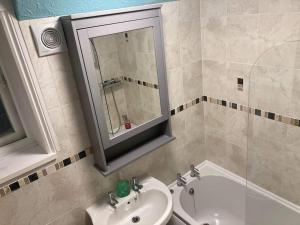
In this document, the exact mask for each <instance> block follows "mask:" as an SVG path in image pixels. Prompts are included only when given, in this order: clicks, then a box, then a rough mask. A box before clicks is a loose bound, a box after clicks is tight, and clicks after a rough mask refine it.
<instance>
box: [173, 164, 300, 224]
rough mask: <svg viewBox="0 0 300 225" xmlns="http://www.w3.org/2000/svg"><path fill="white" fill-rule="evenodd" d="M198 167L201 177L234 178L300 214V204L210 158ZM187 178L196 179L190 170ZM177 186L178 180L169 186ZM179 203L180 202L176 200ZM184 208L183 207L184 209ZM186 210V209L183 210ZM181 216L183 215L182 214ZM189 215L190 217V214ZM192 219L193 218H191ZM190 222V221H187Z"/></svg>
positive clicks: (189, 179)
mask: <svg viewBox="0 0 300 225" xmlns="http://www.w3.org/2000/svg"><path fill="white" fill-rule="evenodd" d="M196 168H197V169H198V170H199V171H200V177H203V176H222V177H226V178H228V179H230V180H233V181H235V182H237V183H239V184H241V185H243V186H246V185H247V188H249V189H251V190H253V191H256V192H258V193H260V194H262V195H263V196H265V197H267V198H269V199H272V200H274V201H275V202H277V203H279V204H281V205H283V206H285V207H287V208H289V209H291V210H293V211H295V212H296V213H299V214H300V206H298V205H296V204H294V203H292V202H290V201H288V200H286V199H284V198H282V197H279V196H278V195H276V194H274V193H272V192H270V191H267V190H266V189H264V188H262V187H260V186H258V185H256V184H254V183H252V182H250V181H246V179H244V178H242V177H240V176H238V175H236V174H234V173H232V172H230V171H228V170H226V169H224V168H223V167H220V166H218V165H217V164H215V163H213V162H211V161H208V160H205V161H204V162H202V163H200V164H199V165H197V166H196ZM183 176H184V177H185V178H186V179H187V182H188V183H189V182H191V181H192V180H194V179H195V178H192V177H191V176H190V172H187V173H185V174H184V175H183ZM175 187H177V184H176V181H174V182H172V183H171V184H170V185H169V188H170V189H174V188H175ZM176 203H177V204H178V203H179V202H176ZM174 205H175V202H174ZM182 210H183V209H182ZM183 211H184V210H183ZM184 214H186V215H188V214H187V213H186V212H185V211H184ZM180 217H181V216H180ZM188 217H190V216H189V215H188ZM191 219H192V218H191ZM187 222H189V221H187Z"/></svg>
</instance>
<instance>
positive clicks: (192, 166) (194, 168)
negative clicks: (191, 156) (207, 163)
mask: <svg viewBox="0 0 300 225" xmlns="http://www.w3.org/2000/svg"><path fill="white" fill-rule="evenodd" d="M190 168H191V171H196V172H199V170H198V169H197V168H196V167H195V166H194V164H191V166H190Z"/></svg>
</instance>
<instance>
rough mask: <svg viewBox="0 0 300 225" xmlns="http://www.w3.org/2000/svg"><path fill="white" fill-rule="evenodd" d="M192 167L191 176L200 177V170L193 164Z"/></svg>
mask: <svg viewBox="0 0 300 225" xmlns="http://www.w3.org/2000/svg"><path fill="white" fill-rule="evenodd" d="M190 168H191V174H190V176H191V177H200V172H199V170H198V169H197V168H196V167H195V166H194V165H193V164H192V165H191V167H190Z"/></svg>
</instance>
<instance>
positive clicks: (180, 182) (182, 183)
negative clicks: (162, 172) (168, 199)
mask: <svg viewBox="0 0 300 225" xmlns="http://www.w3.org/2000/svg"><path fill="white" fill-rule="evenodd" d="M186 183H187V182H186V179H185V178H184V177H183V176H181V174H180V173H177V186H179V187H181V186H186Z"/></svg>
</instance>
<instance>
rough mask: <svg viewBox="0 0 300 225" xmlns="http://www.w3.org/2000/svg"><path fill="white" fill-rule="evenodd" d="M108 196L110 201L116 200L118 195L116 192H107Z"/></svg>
mask: <svg viewBox="0 0 300 225" xmlns="http://www.w3.org/2000/svg"><path fill="white" fill-rule="evenodd" d="M107 195H108V197H109V198H110V199H112V198H116V194H115V193H114V192H112V191H109V192H107Z"/></svg>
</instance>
